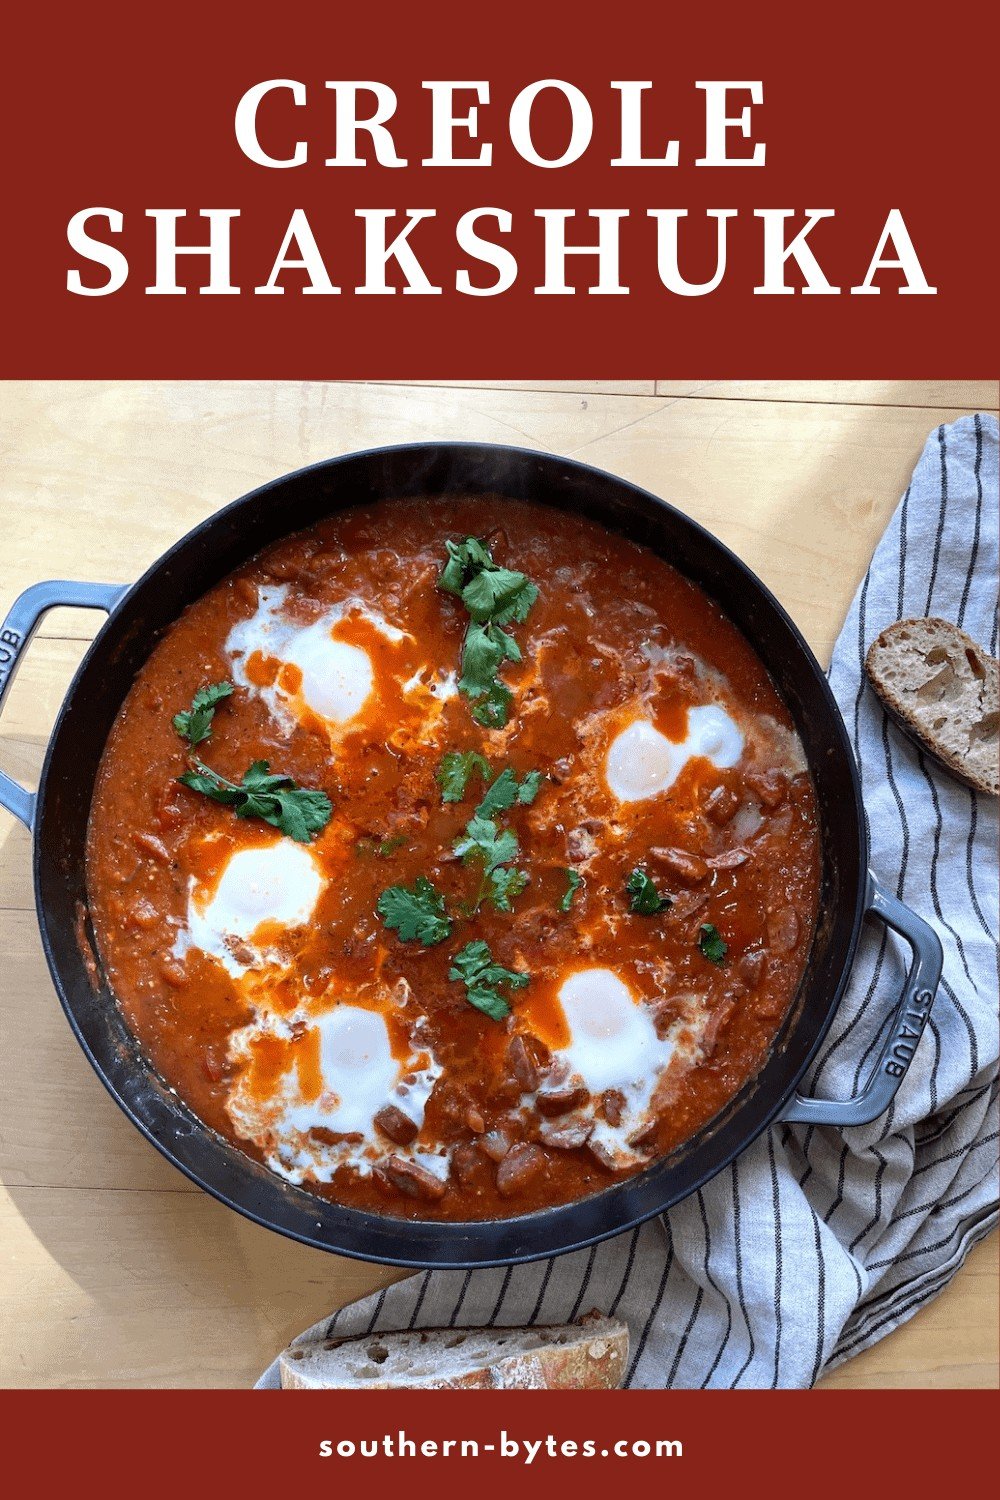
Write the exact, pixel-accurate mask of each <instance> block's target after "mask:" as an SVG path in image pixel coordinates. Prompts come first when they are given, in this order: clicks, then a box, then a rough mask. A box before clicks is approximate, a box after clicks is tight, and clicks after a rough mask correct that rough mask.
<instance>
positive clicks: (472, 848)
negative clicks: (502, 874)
mask: <svg viewBox="0 0 1000 1500" xmlns="http://www.w3.org/2000/svg"><path fill="white" fill-rule="evenodd" d="M452 847H453V848H454V850H455V853H456V854H458V855H459V856H460V857H461V858H462V859H463V860H464V861H465V862H466V864H468V862H469V861H470V860H471V859H481V860H482V861H483V867H484V874H486V875H489V874H491V873H492V871H493V870H495V869H496V868H497V866H498V865H509V864H510V863H511V862H512V861H513V860H515V859H516V858H517V856H518V853H519V852H520V847H521V846H520V844H519V843H518V841H517V834H516V833H515V832H514V830H513V829H512V828H501V827H500V826H499V824H498V823H495V822H494V821H493V819H492V818H481V817H480V816H479V813H478V812H475V813H473V815H472V817H471V818H470V819H469V821H468V823H467V824H466V825H465V832H464V833H463V834H460V835H459V837H458V838H457V839H456V840H455V842H454V845H453V846H452Z"/></svg>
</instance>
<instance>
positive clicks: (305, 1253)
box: [0, 381, 997, 1386]
mask: <svg viewBox="0 0 1000 1500" xmlns="http://www.w3.org/2000/svg"><path fill="white" fill-rule="evenodd" d="M996 406H997V389H996V387H991V386H989V385H973V384H968V383H966V384H961V383H955V382H938V383H928V382H922V383H920V384H909V383H885V382H883V383H878V384H873V383H858V382H851V383H848V384H840V385H835V384H829V383H824V384H787V383H775V384H769V385H760V384H756V385H748V384H745V383H728V384H712V385H706V384H704V383H693V382H683V381H658V382H653V381H633V382H614V383H607V382H604V383H602V382H599V381H590V382H587V381H584V382H578V381H574V382H562V383H558V384H557V385H548V386H545V387H544V388H539V387H538V386H537V385H536V386H532V385H530V383H525V384H523V385H518V384H507V385H504V386H500V387H498V386H489V385H488V384H487V383H486V382H483V383H482V384H481V385H476V384H474V383H470V384H468V385H465V386H455V385H439V386H433V385H421V386H400V385H388V384H386V385H372V384H368V385H350V384H342V385H335V384H324V385H321V384H305V385H296V384H291V383H289V384H280V385H271V384H256V383H253V384H235V383H234V384H198V383H193V382H192V383H177V384H48V383H38V384H30V383H26V384H16V383H8V384H5V385H0V453H2V491H0V493H2V498H3V503H4V509H5V513H6V516H7V524H6V527H5V539H4V548H3V552H2V557H0V612H2V611H5V610H6V608H7V606H8V605H9V603H10V601H11V600H12V599H13V597H14V596H15V595H16V594H17V593H18V592H19V591H20V590H21V589H22V588H23V587H25V586H26V585H27V584H29V583H32V582H34V581H36V580H37V579H39V578H42V577H60V576H61V577H67V578H85V579H95V580H112V581H113V580H122V581H125V580H131V579H133V578H134V577H135V576H136V575H137V574H138V573H139V572H140V571H141V570H142V569H143V568H145V567H146V565H147V564H148V563H150V562H152V561H153V560H154V559H155V558H156V557H157V556H158V554H159V553H161V552H162V551H163V550H164V549H165V548H166V547H167V546H168V545H169V544H170V543H171V542H173V541H175V540H176V538H177V537H179V536H180V535H181V534H182V533H183V532H184V531H186V530H187V529H188V528H189V527H190V526H192V525H193V524H194V523H195V522H196V521H199V520H201V519H202V517H204V516H207V515H209V514H210V513H211V512H212V511H214V510H215V509H216V508H217V507H219V506H220V505H222V504H223V503H224V502H226V501H229V500H231V499H233V498H234V497H235V496H237V495H240V494H242V493H243V492H244V491H246V490H248V489H251V488H252V487H253V486H254V485H257V484H259V483H260V482H261V481H263V480H266V479H270V478H272V477H273V476H275V475H278V474H281V473H283V472H285V471H287V470H289V469H293V468H297V467H299V466H300V465H302V464H306V463H310V462H312V461H314V460H316V459H320V458H324V457H327V456H329V455H331V454H335V453H341V452H345V451H348V450H350V449H354V448H362V447H366V446H369V445H371V444H379V443H397V442H405V441H409V440H416V439H428V438H438V439H443V438H465V439H476V440H480V441H486V442H500V443H515V444H520V445H523V446H527V447H529V448H539V449H551V450H554V451H556V452H558V453H563V454H568V455H572V456H575V457H579V458H581V459H583V460H586V461H587V462H589V463H592V464H596V465H598V466H600V467H603V468H606V469H610V470H612V471H614V472H616V473H619V474H623V475H625V476H627V477H628V478H629V479H633V480H636V481H637V482H638V483H640V484H643V485H646V486H648V487H649V488H650V489H652V490H654V491H656V492H658V493H660V494H663V495H664V496H666V497H667V498H668V499H670V500H672V501H674V502H676V503H677V504H678V505H679V506H681V507H682V508H683V509H684V510H686V511H688V512H689V513H690V514H691V515H693V516H695V517H696V518H697V519H698V520H700V521H702V522H704V523H705V524H706V525H707V526H709V527H710V528H711V529H712V530H713V531H714V532H715V533H716V534H717V535H719V536H720V537H722V539H723V540H724V541H726V542H728V543H729V544H730V545H731V546H732V547H734V548H735V549H736V551H737V552H739V553H740V554H741V556H742V557H744V558H745V559H746V561H747V562H748V563H749V564H750V566H751V567H752V568H753V569H754V570H755V571H756V572H757V573H759V574H760V575H761V576H762V577H763V578H764V580H765V581H766V582H767V583H768V584H769V585H770V586H771V588H772V589H773V590H774V591H775V593H776V594H777V595H778V597H779V598H780V599H781V600H782V602H783V603H784V604H785V605H786V606H787V607H788V609H789V610H790V612H791V614H792V615H793V616H794V618H795V619H796V620H797V621H798V623H799V625H800V626H801V627H802V629H803V630H804V631H805V634H806V635H807V636H808V638H809V639H810V641H811V644H812V645H813V647H814V648H815V650H816V652H817V653H818V655H819V656H820V658H821V659H824V660H825V659H827V658H828V657H829V654H830V650H831V647H832V644H833V641H834V638H835V636H836V634H837V631H838V629H839V626H840V623H841V621H842V619H843V616H844V613H845V611H846V609H847V606H848V603H849V600H850V598H851V595H852V593H853V591H854V589H855V586H856V584H857V582H858V580H859V578H860V577H861V575H862V573H863V572H864V569H865V567H866V565H867V562H868V558H869V556H870V553H871V551H872V548H873V546H874V544H875V542H876V540H877V538H878V536H879V534H880V533H881V531H882V529H883V527H884V525H885V523H886V521H887V519H888V517H889V514H890V512H891V510H892V508H893V506H894V505H895V504H896V501H897V499H898V497H899V496H900V494H901V493H902V491H903V489H904V487H905V484H906V481H907V479H908V478H909V475H910V471H911V469H912V467H913V464H914V462H915V460H916V459H917V457H918V455H919V453H920V449H921V445H922V444H923V441H924V439H925V438H926V436H927V435H928V433H929V432H930V431H931V430H932V428H933V427H934V426H935V425H936V424H937V423H938V422H942V421H948V420H950V419H951V418H953V417H956V416H958V415H959V414H960V413H961V412H963V411H968V410H972V409H975V408H980V409H982V408H996ZM94 628H95V617H94V616H93V615H88V614H86V613H84V612H75V611H61V612H58V613H55V614H52V615H50V616H49V617H48V619H47V621H46V623H45V625H44V627H43V630H42V633H41V635H40V636H39V638H38V639H37V640H36V641H35V643H34V645H33V647H32V649H31V652H30V656H29V659H28V662H27V665H26V666H25V667H24V669H23V671H22V673H21V676H20V677H19V679H18V681H17V683H16V685H15V687H14V690H13V693H12V695H11V698H10V700H9V703H8V706H7V709H6V711H5V713H4V716H3V721H2V731H0V763H2V764H3V766H4V767H5V768H6V769H7V770H9V771H11V772H12V773H13V774H14V775H16V776H18V777H19V778H20V779H21V780H23V781H24V782H26V783H31V782H32V781H33V779H34V778H35V777H36V776H37V773H38V770H39V767H40V765H41V759H42V753H43V749H44V746H45V742H46V738H47V735H48V732H49V728H50V726H51V724H52V720H53V718H54V716H55V713H56V710H57V708H58V705H59V702H60V699H61V697H62V694H63V692H64V690H65V688H66V685H67V683H68V681H69V678H70V675H71V673H72V671H73V669H74V667H75V666H76V664H77V662H78V661H79V660H80V657H81V655H82V653H83V650H84V647H85V643H86V641H87V639H88V637H89V635H90V633H91V631H92V630H93V629H94ZM0 962H2V965H3V983H2V985H0V1182H2V1187H0V1267H2V1272H0V1275H2V1282H0V1384H3V1385H7V1386H11V1385H17V1386H30V1385H36V1386H185V1385H203V1386H219V1385H247V1384H250V1383H251V1382H252V1381H253V1379H254V1378H255V1377H256V1375H257V1374H258V1372H259V1371H260V1370H261V1369H262V1368H263V1366H264V1365H265V1364H266V1363H267V1362H268V1361H269V1359H270V1358H271V1357H272V1355H273V1354H274V1353H275V1352H276V1351H277V1350H278V1349H279V1348H281V1347H282V1346H283V1345H284V1344H285V1343H286V1342H287V1340H288V1339H289V1338H290V1337H291V1336H292V1335H293V1334H295V1333H297V1332H298V1331H299V1330H300V1329H301V1328H302V1327H304V1326H305V1325H307V1324H309V1323H312V1322H313V1321H314V1320H316V1319H317V1318H319V1317H321V1316H322V1315H323V1314H324V1313H326V1312H328V1311H329V1310H330V1309H331V1308H333V1307H335V1306H337V1305H338V1304H340V1303H342V1302H345V1301H347V1300H349V1299H350V1298H353V1297H356V1296H359V1295H361V1294H363V1293H364V1292H367V1291H368V1290H370V1289H371V1288H373V1287H375V1286H377V1285H379V1284H380V1283H381V1282H383V1281H385V1280H387V1279H390V1276H391V1273H386V1272H381V1271H379V1270H378V1269H377V1268H374V1267H371V1266H365V1265H362V1264H359V1263H356V1262H351V1261H348V1260H338V1259H335V1258H333V1257H331V1256H327V1255H323V1254H322V1253H320V1252H318V1251H313V1250H307V1249H304V1248H302V1247H300V1246H298V1245H294V1244H292V1243H291V1242H289V1241H287V1240H283V1239H281V1238H280V1237H279V1236H277V1235H275V1234H271V1233H268V1232H267V1231H265V1230H262V1229H258V1228H256V1227H255V1226H253V1225H251V1224H249V1223H247V1222H246V1221H244V1220H243V1219H241V1218H239V1217H238V1216H237V1215H236V1214H234V1213H232V1212H230V1211H229V1210H227V1209H224V1208H222V1207H220V1206H219V1205H218V1204H216V1203H215V1202H214V1201H213V1200H212V1199H210V1198H209V1197H208V1196H207V1195H206V1194H204V1193H201V1192H199V1191H198V1190H197V1189H196V1188H194V1187H192V1186H191V1185H190V1184H189V1183H188V1182H187V1181H186V1180H185V1179H184V1178H183V1177H181V1176H180V1175H179V1174H178V1173H177V1172H175V1171H174V1170H173V1169H172V1168H171V1167H169V1166H168V1165H167V1163H166V1162H164V1161H163V1160H162V1159H161V1158H160V1157H159V1156H158V1155H157V1153H156V1152H155V1151H154V1150H153V1149H152V1147H150V1146H148V1145H147V1144H146V1143H145V1142H144V1141H143V1140H142V1138H141V1137H140V1136H139V1134H138V1132H137V1131H135V1130H134V1129H133V1128H132V1126H131V1125H130V1124H129V1123H128V1122H127V1120H126V1119H125V1118H124V1116H123V1115H121V1114H120V1113H119V1111H118V1110H117V1109H116V1108H115V1106H114V1105H113V1104H112V1102H111V1101H110V1099H109V1098H108V1097H107V1095H106V1094H105V1092H104V1090H103V1089H102V1088H101V1086H100V1084H99V1083H98V1081H97V1079H96V1078H95V1077H94V1075H93V1074H92V1073H91V1070H90V1068H89V1066H88V1065H87V1063H86V1061H85V1060H84V1058H83V1055H82V1053H81V1052H80V1050H79V1048H78V1047H77V1045H76V1043H75V1041H74V1040H73V1038H72V1036H71V1034H70V1031H69V1028H68V1026H67V1025H66V1023H65V1021H64V1019H63V1016H62V1013H61V1011H60V1009H59V1006H58V1004H57V1002H56V999H55V996H54V994H53V991H52V987H51V984H50V982H49V979H48V975H47V972H46V968H45V964H44V961H43V959H42V954H41V949H40V945H39V940H38V934H37V930H36V926H35V917H34V912H33V909H32V894H31V879H30V848H29V841H28V836H27V834H26V833H25V831H24V829H23V828H21V827H20V825H16V824H15V823H14V821H13V819H11V818H9V817H7V815H6V814H5V813H0ZM996 1247H997V1241H996V1236H994V1237H993V1238H992V1240H991V1241H990V1242H988V1243H986V1244H984V1245H982V1246H980V1247H978V1249H977V1250H976V1251H975V1252H974V1253H973V1254H972V1255H971V1256H970V1257H969V1260H968V1262H967V1264H966V1266H965V1267H964V1269H963V1271H962V1272H961V1273H960V1274H959V1276H958V1277H956V1279H955V1281H954V1282H953V1284H952V1285H951V1286H950V1287H949V1289H948V1290H947V1291H946V1292H945V1293H944V1294H943V1295H942V1296H941V1297H940V1298H938V1299H937V1300H936V1301H935V1302H933V1303H932V1304H931V1305H930V1306H929V1307H928V1308H926V1309H925V1310H924V1311H922V1312H920V1313H919V1314H918V1315H917V1316H916V1317H915V1318H914V1319H913V1320H912V1322H910V1323H909V1324H907V1325H906V1326H905V1327H904V1328H902V1329H901V1330H899V1331H898V1332H896V1333H895V1334H893V1335H892V1336H891V1337H889V1338H887V1339H886V1340H884V1341H883V1342H882V1343H881V1344H880V1345H878V1346H877V1347H876V1348H875V1349H874V1350H872V1351H870V1352H868V1353H866V1354H863V1355H861V1356H859V1357H858V1358H857V1359H855V1360H853V1361H852V1362H851V1363H850V1364H849V1365H847V1366H846V1367H845V1368H843V1369H842V1370H840V1371H838V1372H837V1373H836V1375H834V1376H833V1377H832V1378H830V1379H828V1380H827V1381H826V1382H824V1384H825V1385H827V1386H887V1385H901V1386H934V1385H937V1386H987V1385H993V1384H995V1383H996V1371H997V1364H996V1360H997V1341H996V1322H997V1315H996V1306H997V1301H996V1290H997V1248H996Z"/></svg>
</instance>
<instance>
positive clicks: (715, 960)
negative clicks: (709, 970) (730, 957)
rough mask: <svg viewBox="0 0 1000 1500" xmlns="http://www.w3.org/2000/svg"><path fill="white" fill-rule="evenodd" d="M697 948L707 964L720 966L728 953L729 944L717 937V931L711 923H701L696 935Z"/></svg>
mask: <svg viewBox="0 0 1000 1500" xmlns="http://www.w3.org/2000/svg"><path fill="white" fill-rule="evenodd" d="M698 947H699V948H700V949H701V951H702V953H703V954H704V955H705V957H706V958H707V959H708V961H709V963H712V964H721V963H723V962H724V961H725V957H726V954H727V953H728V952H729V944H728V943H726V942H724V941H723V939H722V937H721V936H720V935H719V929H718V928H717V927H713V925H712V923H711V922H702V924H701V928H700V930H699V933H698Z"/></svg>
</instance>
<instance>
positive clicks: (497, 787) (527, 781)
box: [476, 766, 545, 818]
mask: <svg viewBox="0 0 1000 1500" xmlns="http://www.w3.org/2000/svg"><path fill="white" fill-rule="evenodd" d="M544 780H545V777H544V776H543V775H542V773H541V771H528V772H526V773H525V775H524V776H523V777H522V779H521V781H520V782H518V779H517V773H516V772H515V771H512V770H511V769H510V767H509V766H508V767H507V769H506V771H501V772H500V775H499V776H498V777H497V779H496V781H494V783H493V785H492V786H491V787H490V788H489V789H488V790H487V792H486V794H485V796H484V797H483V800H482V801H481V802H480V804H479V806H478V807H477V808H476V817H477V818H492V817H493V815H494V813H498V812H507V810H508V809H509V808H511V807H513V806H514V803H515V802H518V803H520V804H521V805H522V806H524V807H528V806H530V805H531V803H532V802H534V800H535V798H536V797H537V796H538V793H539V791H540V790H541V785H542V782H543V781H544Z"/></svg>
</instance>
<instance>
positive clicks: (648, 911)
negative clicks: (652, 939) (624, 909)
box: [625, 869, 673, 917]
mask: <svg viewBox="0 0 1000 1500" xmlns="http://www.w3.org/2000/svg"><path fill="white" fill-rule="evenodd" d="M625 889H626V890H627V891H628V893H629V897H630V900H629V904H628V906H629V911H634V912H637V913H638V915H639V916H641V917H652V916H655V915H656V913H657V912H660V911H666V909H667V907H668V906H671V905H672V904H673V903H672V902H671V899H670V897H669V896H661V895H660V894H659V892H658V891H657V889H656V886H655V885H654V884H653V882H652V881H651V880H650V878H649V876H648V875H647V874H646V872H645V870H639V869H635V870H633V871H632V873H631V875H630V876H629V878H628V880H626V882H625Z"/></svg>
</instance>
